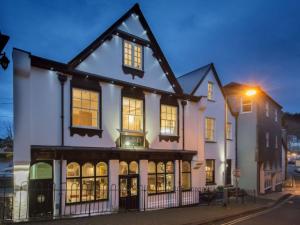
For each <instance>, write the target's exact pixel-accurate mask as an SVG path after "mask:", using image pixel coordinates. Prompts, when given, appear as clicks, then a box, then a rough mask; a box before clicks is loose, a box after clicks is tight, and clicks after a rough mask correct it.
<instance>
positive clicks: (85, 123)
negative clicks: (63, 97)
mask: <svg viewBox="0 0 300 225" xmlns="http://www.w3.org/2000/svg"><path fill="white" fill-rule="evenodd" d="M72 126H73V127H83V128H99V92H96V91H89V90H84V89H79V88H72Z"/></svg>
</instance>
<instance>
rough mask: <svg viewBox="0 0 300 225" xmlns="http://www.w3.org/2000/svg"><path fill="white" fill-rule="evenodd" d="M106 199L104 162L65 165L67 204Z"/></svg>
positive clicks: (106, 172)
mask: <svg viewBox="0 0 300 225" xmlns="http://www.w3.org/2000/svg"><path fill="white" fill-rule="evenodd" d="M107 198H108V167H107V164H106V163H105V162H99V163H97V164H96V165H95V164H93V163H89V162H88V163H84V164H83V165H79V164H78V163H76V162H71V163H68V165H67V203H75V202H86V201H93V200H103V199H107Z"/></svg>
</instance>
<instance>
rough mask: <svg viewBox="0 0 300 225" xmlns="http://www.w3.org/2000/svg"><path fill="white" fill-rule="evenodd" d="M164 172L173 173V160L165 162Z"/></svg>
mask: <svg viewBox="0 0 300 225" xmlns="http://www.w3.org/2000/svg"><path fill="white" fill-rule="evenodd" d="M166 172H167V173H174V164H173V162H170V161H169V162H167V164H166Z"/></svg>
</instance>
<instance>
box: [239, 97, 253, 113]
mask: <svg viewBox="0 0 300 225" xmlns="http://www.w3.org/2000/svg"><path fill="white" fill-rule="evenodd" d="M244 98H245V97H241V113H252V111H253V101H252V99H249V101H250V102H251V110H250V111H243V105H244V104H243V102H244V101H243V100H244ZM247 105H250V104H247Z"/></svg>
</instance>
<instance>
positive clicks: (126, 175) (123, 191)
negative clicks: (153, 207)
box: [119, 161, 139, 209]
mask: <svg viewBox="0 0 300 225" xmlns="http://www.w3.org/2000/svg"><path fill="white" fill-rule="evenodd" d="M119 207H120V208H122V209H139V174H138V164H137V162H135V161H132V162H130V163H129V166H128V163H127V162H124V161H123V162H120V176H119Z"/></svg>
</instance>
